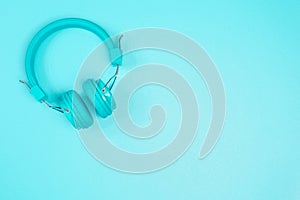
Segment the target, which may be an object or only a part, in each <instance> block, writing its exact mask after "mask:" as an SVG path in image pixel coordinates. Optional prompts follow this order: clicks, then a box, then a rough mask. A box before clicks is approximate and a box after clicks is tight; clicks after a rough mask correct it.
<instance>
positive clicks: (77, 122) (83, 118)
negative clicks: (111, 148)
mask: <svg viewBox="0 0 300 200" xmlns="http://www.w3.org/2000/svg"><path fill="white" fill-rule="evenodd" d="M59 105H60V106H61V107H62V108H66V109H68V110H69V112H65V116H66V117H67V118H68V120H69V121H70V122H71V124H72V125H73V126H74V127H75V128H76V129H84V128H88V127H90V126H91V125H92V124H93V122H94V120H93V117H92V115H91V114H90V112H89V110H88V108H87V107H86V105H85V104H84V102H83V100H82V98H81V97H80V95H79V94H78V93H77V92H76V91H74V90H70V91H68V92H66V93H64V94H63V95H62V96H61V97H60V101H59Z"/></svg>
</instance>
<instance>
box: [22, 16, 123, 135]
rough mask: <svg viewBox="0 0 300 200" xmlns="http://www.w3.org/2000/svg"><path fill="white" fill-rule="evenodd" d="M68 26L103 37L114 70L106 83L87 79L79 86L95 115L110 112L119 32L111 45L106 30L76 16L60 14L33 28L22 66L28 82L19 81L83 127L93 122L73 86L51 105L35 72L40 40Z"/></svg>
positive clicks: (119, 59) (113, 105)
mask: <svg viewBox="0 0 300 200" xmlns="http://www.w3.org/2000/svg"><path fill="white" fill-rule="evenodd" d="M68 28H80V29H84V30H87V31H90V32H92V33H94V34H95V35H96V36H98V37H99V38H100V39H101V40H103V41H104V40H105V41H106V42H105V45H106V47H107V49H108V51H109V56H110V62H111V65H112V66H113V67H115V68H116V72H115V74H114V75H113V76H112V77H111V78H110V79H109V80H108V81H107V82H106V83H104V82H103V81H102V80H101V79H99V80H94V79H88V80H86V81H85V82H84V83H83V86H82V87H83V91H84V93H85V94H86V96H87V97H88V98H87V99H88V100H89V101H90V102H92V103H93V105H94V108H95V111H96V114H97V115H99V116H101V117H102V118H105V117H107V116H109V115H111V114H112V112H113V110H114V109H115V108H116V103H115V101H114V98H113V96H112V93H111V89H112V87H113V85H114V83H115V81H116V78H117V75H118V72H119V66H120V65H121V64H122V51H121V48H120V40H121V38H122V36H120V38H119V45H115V44H114V43H113V41H112V39H111V38H110V36H109V35H108V34H107V32H106V31H105V30H104V29H103V28H102V27H100V26H99V25H97V24H95V23H93V22H91V21H88V20H85V19H80V18H64V19H60V20H57V21H54V22H52V23H50V24H48V25H47V26H45V27H44V28H42V29H41V30H40V31H39V32H37V33H36V35H35V36H34V37H33V39H32V40H31V42H30V43H29V46H28V48H27V52H26V57H25V70H26V75H27V79H28V82H25V81H23V80H20V82H21V83H23V84H25V85H26V86H27V87H28V88H29V90H30V93H31V94H32V95H33V96H34V97H35V99H36V100H37V101H39V102H40V103H43V104H45V105H46V106H47V107H49V108H52V109H54V110H56V111H59V112H61V113H64V115H65V116H66V117H67V119H68V120H69V121H70V123H71V124H72V125H73V126H74V127H75V128H76V129H85V128H88V127H90V126H91V125H92V124H93V117H92V115H91V113H90V112H89V110H88V108H87V106H86V104H85V103H84V100H83V99H82V98H81V97H80V95H79V94H78V93H77V92H76V91H74V90H69V91H67V92H65V93H63V94H60V95H58V98H57V99H56V100H55V105H51V104H49V103H48V102H47V99H48V97H47V95H46V93H45V92H44V90H43V89H42V88H41V86H40V85H39V82H38V79H37V76H36V73H35V59H36V54H37V51H38V49H39V47H40V46H41V44H42V43H43V41H44V40H46V39H47V38H48V37H49V36H50V35H52V34H53V33H56V32H58V31H60V30H63V29H68ZM110 81H112V83H111V84H110V86H109V85H108V84H109V82H110Z"/></svg>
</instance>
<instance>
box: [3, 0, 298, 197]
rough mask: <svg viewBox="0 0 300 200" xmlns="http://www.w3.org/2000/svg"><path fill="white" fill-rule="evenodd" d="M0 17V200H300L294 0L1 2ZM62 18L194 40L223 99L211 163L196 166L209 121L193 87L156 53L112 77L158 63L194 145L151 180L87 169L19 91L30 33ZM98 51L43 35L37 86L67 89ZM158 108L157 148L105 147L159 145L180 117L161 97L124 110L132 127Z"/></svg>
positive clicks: (80, 34)
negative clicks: (180, 90) (162, 115)
mask: <svg viewBox="0 0 300 200" xmlns="http://www.w3.org/2000/svg"><path fill="white" fill-rule="evenodd" d="M0 13H1V14H0V15H1V18H0V22H1V26H2V27H1V33H0V36H1V37H0V44H1V48H0V49H1V61H2V63H1V66H0V75H1V78H0V81H1V84H0V88H1V91H2V97H1V100H0V102H1V106H2V108H1V131H0V132H1V133H0V136H1V140H0V162H1V163H0V199H5V200H8V199H22V200H24V199H31V200H35V199H45V200H46V199H131V200H133V199H149V200H150V199H157V200H160V199H191V200H194V199H197V200H199V199H206V200H214V199H223V200H225V199H228V200H229V199H230V200H233V199H244V200H248V199H249V200H253V199H264V200H277V199H278V200H282V199H289V200H297V199H300V192H299V191H300V181H299V180H300V170H299V169H300V149H299V141H300V134H299V133H300V123H299V121H300V114H299V113H300V103H299V102H300V82H299V80H300V69H299V66H300V62H299V52H300V48H299V46H300V37H299V35H300V27H299V24H300V15H299V13H300V3H299V1H285V2H283V3H276V2H274V1H263V2H262V1H251V3H250V2H249V3H247V2H235V1H227V2H225V1H224V2H223V1H205V2H204V1H203V2H202V1H198V3H196V2H195V1H184V2H182V3H178V2H176V1H163V2H162V1H158V0H153V1H149V2H141V1H132V0H129V1H107V2H103V1H102V2H101V1H81V2H80V1H77V2H75V1H65V0H64V1H58V0H53V1H47V2H42V1H33V0H28V1H5V2H2V3H1V6H0ZM63 17H82V18H86V19H90V20H92V21H94V22H96V23H98V24H101V25H102V26H103V27H104V28H105V29H106V30H107V31H108V32H109V33H110V34H118V33H120V32H123V31H126V30H131V29H135V28H140V27H163V28H168V29H172V30H175V31H178V32H180V33H183V34H185V35H187V36H189V37H191V38H193V39H194V40H195V41H197V42H198V43H199V44H200V45H201V46H202V47H203V48H204V49H205V50H206V51H207V53H208V54H209V55H210V57H211V58H212V59H213V60H214V62H215V64H216V65H217V67H218V70H219V72H220V74H221V76H222V79H223V81H224V86H225V90H226V98H227V116H226V122H225V126H224V130H223V135H222V136H221V138H220V140H219V142H218V144H217V145H216V147H215V148H214V150H213V151H212V153H211V154H210V155H209V156H208V157H206V158H205V159H203V160H199V159H198V155H199V150H200V147H201V144H202V141H203V137H204V134H205V131H206V130H207V128H208V125H209V119H210V113H211V111H210V109H211V107H210V97H209V95H208V93H207V91H206V87H205V84H204V83H203V80H202V79H201V77H200V76H195V75H194V74H193V71H192V70H190V69H186V68H183V67H181V65H180V64H181V63H180V61H179V60H178V61H177V58H176V59H175V58H174V60H173V62H168V61H170V60H172V59H169V58H168V57H164V54H160V53H159V52H154V53H153V52H152V53H149V54H148V53H147V52H144V53H143V52H141V53H136V54H134V55H130V56H128V57H127V58H126V57H125V58H124V62H125V63H124V68H122V69H121V74H125V73H126V70H129V69H133V68H134V67H135V65H137V64H139V62H141V63H147V62H153V61H157V62H158V61H159V62H160V59H164V58H166V60H167V61H165V62H168V64H169V65H172V66H173V67H174V69H175V70H177V71H178V72H179V73H181V74H182V75H183V76H184V77H186V78H187V80H189V81H190V84H191V86H192V87H193V88H194V89H195V92H196V96H197V100H198V101H199V107H200V110H201V120H200V124H199V131H198V135H197V137H196V138H195V141H194V143H193V144H192V146H191V148H190V149H189V150H188V151H187V152H186V153H185V154H184V155H183V157H181V158H180V159H179V160H178V161H177V162H175V163H174V164H173V165H171V166H169V167H167V168H165V169H163V170H160V171H157V172H154V173H149V174H142V175H133V174H126V173H122V172H118V171H115V170H112V169H110V168H108V167H106V166H104V165H102V164H101V163H99V162H98V161H97V160H95V159H94V158H93V157H92V156H91V155H90V154H89V153H88V152H87V151H86V149H85V148H84V146H83V145H82V144H81V142H80V139H79V137H78V135H77V134H76V131H75V130H74V129H72V127H71V125H70V124H69V123H68V121H67V120H66V119H65V118H64V117H63V116H62V115H59V114H58V113H56V112H55V111H52V110H49V109H47V108H46V107H44V106H42V105H40V104H38V103H37V102H36V101H35V100H34V99H33V97H31V96H30V95H29V93H28V92H27V91H26V88H25V87H23V86H22V85H20V84H19V83H18V80H19V79H25V68H24V57H25V52H26V47H27V45H28V43H29V41H30V39H31V37H32V36H33V34H34V33H35V32H36V31H38V30H39V29H40V28H41V27H42V26H44V25H46V24H47V23H49V22H51V21H53V20H55V19H59V18H63ZM174 42H176V41H174ZM98 44H99V40H98V39H97V38H96V37H95V36H93V35H92V34H90V33H87V32H84V31H80V30H75V31H74V30H67V31H64V32H63V33H61V34H59V35H55V36H53V37H51V38H50V39H49V41H48V43H47V45H45V47H43V48H42V49H41V52H40V56H39V60H38V63H39V65H42V66H43V68H39V71H40V74H41V76H43V75H44V78H41V79H42V80H41V83H42V84H43V85H45V84H46V85H48V86H49V89H48V91H52V92H53V91H55V92H57V93H59V92H63V91H65V90H67V89H69V88H71V87H72V85H73V83H74V80H75V77H76V73H77V71H78V69H79V68H80V65H81V63H82V62H83V61H84V59H85V58H86V57H87V56H88V54H89V53H90V52H91V51H92V50H93V49H94V48H95V47H96V46H97V45H98ZM158 54H159V55H160V56H159V55H158ZM147 55H148V56H147ZM126 59H127V61H126ZM155 59H157V60H155ZM161 62H163V61H161ZM126 67H127V68H126ZM45 75H47V79H46V78H45V77H46V76H45ZM104 78H108V77H104ZM196 86H197V87H196ZM157 93H159V94H161V95H160V96H159V97H157ZM146 94H147V95H146ZM155 103H161V104H162V105H163V106H165V110H166V112H167V113H168V117H169V118H168V121H167V124H166V129H165V130H164V131H163V132H162V135H159V136H157V137H155V138H153V140H154V141H155V142H150V141H136V140H134V139H133V138H130V137H128V136H126V135H125V134H123V133H118V132H114V133H113V134H109V133H107V137H108V138H109V139H110V140H111V141H112V142H113V143H114V144H115V145H118V146H120V147H121V148H124V149H126V150H128V151H134V152H149V151H154V150H155V149H157V148H160V147H162V146H163V145H165V144H167V143H168V142H169V141H170V140H171V139H172V138H173V137H174V134H173V133H174V130H176V128H178V126H177V124H178V123H179V122H178V120H179V117H178V115H179V114H180V109H179V108H178V105H177V102H176V99H175V98H174V97H173V96H172V95H170V93H169V92H168V91H165V89H163V88H160V87H157V86H149V87H148V88H143V89H141V90H140V91H137V92H136V93H135V94H134V95H133V97H132V99H131V102H130V107H129V109H130V112H131V114H132V118H133V120H134V121H135V122H136V123H137V124H140V125H145V124H147V123H149V119H148V118H147V112H148V110H149V108H150V107H151V105H153V104H155ZM176 120H177V121H176ZM110 121H111V119H108V120H106V121H103V124H104V127H103V129H104V130H110V129H111V130H114V129H115V124H113V123H110ZM170 124H171V125H172V124H173V126H170ZM174 125H175V126H174ZM153 140H151V141H153Z"/></svg>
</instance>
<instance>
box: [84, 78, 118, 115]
mask: <svg viewBox="0 0 300 200" xmlns="http://www.w3.org/2000/svg"><path fill="white" fill-rule="evenodd" d="M82 87H83V90H84V92H85V94H86V95H87V97H88V98H89V100H90V101H91V102H92V103H93V104H94V106H95V110H96V113H97V114H98V115H99V116H101V117H102V118H105V117H107V116H109V115H111V114H112V111H113V110H114V109H115V108H116V103H115V100H114V98H113V96H112V94H111V92H110V89H109V88H108V87H105V84H104V83H103V81H102V80H101V79H99V80H98V81H95V80H93V79H88V80H87V81H85V82H84V83H83V86H82Z"/></svg>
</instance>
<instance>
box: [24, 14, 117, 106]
mask: <svg viewBox="0 0 300 200" xmlns="http://www.w3.org/2000/svg"><path fill="white" fill-rule="evenodd" d="M67 28H80V29H85V30H87V31H90V32H92V33H94V34H95V35H97V36H98V37H99V38H100V39H101V40H103V41H104V40H107V41H106V42H105V44H106V46H107V48H108V50H109V55H110V59H111V64H112V65H113V66H117V65H121V64H122V52H121V50H120V49H119V47H115V45H114V44H113V41H112V39H111V38H110V36H109V35H108V34H107V33H106V31H105V30H104V29H103V28H102V27H100V26H99V25H97V24H95V23H93V22H91V21H88V20H85V19H80V18H65V19H60V20H57V21H54V22H52V23H50V24H48V25H47V26H45V27H44V28H42V29H41V30H40V31H39V32H38V33H37V34H36V35H35V36H34V37H33V39H32V40H31V42H30V44H29V46H28V48H27V52H26V58H25V69H26V74H27V78H28V84H29V86H30V88H31V89H30V93H31V94H32V95H33V96H34V97H35V98H36V99H37V100H38V101H42V100H45V98H46V94H45V93H44V91H43V90H42V89H41V87H40V86H39V83H38V80H37V78H36V73H35V59H36V54H37V51H38V49H39V47H40V46H41V44H42V43H43V41H44V40H46V39H47V38H48V37H49V36H50V35H52V34H53V33H55V32H57V31H60V30H63V29H67Z"/></svg>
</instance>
